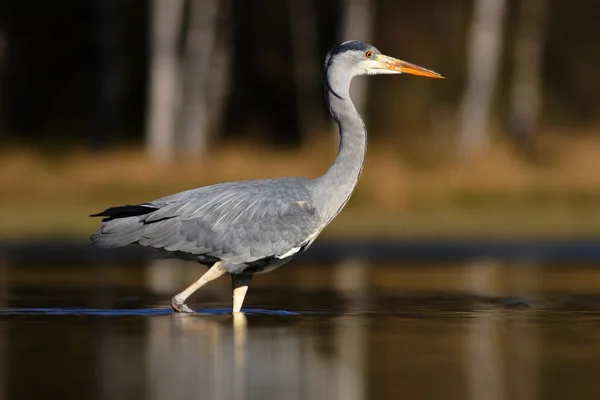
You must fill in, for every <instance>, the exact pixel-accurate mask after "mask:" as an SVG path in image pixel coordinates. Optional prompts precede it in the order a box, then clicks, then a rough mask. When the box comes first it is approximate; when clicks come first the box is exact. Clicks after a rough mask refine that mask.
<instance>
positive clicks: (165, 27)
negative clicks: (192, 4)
mask: <svg viewBox="0 0 600 400" xmlns="http://www.w3.org/2000/svg"><path fill="white" fill-rule="evenodd" d="M151 4H152V8H151V12H150V18H151V21H150V27H151V35H150V40H151V43H150V51H151V55H150V57H151V60H150V64H151V65H150V91H149V92H150V104H149V106H148V117H147V121H148V124H147V128H146V129H147V133H146V151H147V153H148V154H149V155H150V157H151V158H152V160H154V161H157V162H168V161H170V160H171V159H172V158H173V156H174V153H175V132H176V121H177V116H178V114H179V112H178V109H179V106H180V103H181V102H180V96H181V93H180V91H181V90H180V89H181V87H180V83H179V80H178V74H179V60H178V54H177V43H178V39H179V35H180V33H181V26H182V22H183V6H184V0H152V3H151Z"/></svg>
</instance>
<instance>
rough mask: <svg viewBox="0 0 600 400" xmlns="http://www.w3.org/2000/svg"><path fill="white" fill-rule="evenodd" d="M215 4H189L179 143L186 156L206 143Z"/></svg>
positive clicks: (198, 0) (205, 0) (201, 0)
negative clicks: (180, 139) (180, 137)
mask: <svg viewBox="0 0 600 400" xmlns="http://www.w3.org/2000/svg"><path fill="white" fill-rule="evenodd" d="M219 3H220V1H219V0H190V3H189V6H190V8H189V24H188V29H187V33H186V39H185V55H184V57H185V58H184V70H183V76H184V82H185V84H184V89H183V90H184V99H185V101H184V104H183V116H182V117H183V118H182V121H183V126H182V131H181V132H182V139H183V145H184V152H185V154H186V155H188V156H199V155H201V154H202V153H204V151H205V150H206V147H207V143H208V139H209V136H210V135H209V128H210V124H209V115H210V114H209V111H208V109H209V82H210V80H211V79H212V75H213V72H214V69H213V68H212V66H213V65H212V62H211V61H212V60H213V56H214V54H215V42H216V37H217V15H218V11H219Z"/></svg>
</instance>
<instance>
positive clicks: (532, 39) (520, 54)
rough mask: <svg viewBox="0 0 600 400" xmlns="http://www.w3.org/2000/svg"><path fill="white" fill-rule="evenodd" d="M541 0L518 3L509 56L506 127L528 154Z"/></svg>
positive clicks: (536, 101)
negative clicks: (511, 63) (510, 73)
mask: <svg viewBox="0 0 600 400" xmlns="http://www.w3.org/2000/svg"><path fill="white" fill-rule="evenodd" d="M545 7H546V1H545V0H527V1H521V2H520V3H519V8H520V10H519V12H520V15H519V20H518V26H517V32H516V39H515V48H514V53H513V71H512V81H511V97H510V106H509V116H508V127H509V131H510V133H511V136H512V137H513V139H514V140H515V142H516V144H517V145H518V146H519V148H520V149H522V150H524V151H526V152H527V153H529V154H530V155H531V153H530V152H531V151H532V150H534V149H533V146H534V143H533V139H534V137H533V136H534V133H535V129H536V125H537V122H538V120H539V114H540V87H541V67H542V48H543V45H544V26H545Z"/></svg>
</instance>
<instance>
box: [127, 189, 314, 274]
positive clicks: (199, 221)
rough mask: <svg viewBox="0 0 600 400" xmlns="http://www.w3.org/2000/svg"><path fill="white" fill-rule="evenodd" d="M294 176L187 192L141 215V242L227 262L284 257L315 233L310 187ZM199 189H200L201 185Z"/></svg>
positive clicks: (170, 250)
mask: <svg viewBox="0 0 600 400" xmlns="http://www.w3.org/2000/svg"><path fill="white" fill-rule="evenodd" d="M293 183H294V181H286V182H285V184H283V182H281V181H280V182H273V181H271V182H270V181H256V182H249V183H245V182H240V184H238V185H223V186H219V187H212V188H210V187H209V188H206V189H210V190H206V191H204V190H198V191H195V192H189V193H188V194H187V195H186V196H188V197H187V198H185V199H182V198H181V196H180V197H179V198H177V199H176V200H175V201H172V202H171V203H169V200H170V199H168V198H167V199H165V201H166V204H165V205H164V206H162V207H161V208H160V209H158V210H157V211H155V212H153V213H150V214H147V215H144V216H143V217H142V218H140V220H141V222H142V223H143V224H144V229H143V232H142V237H141V238H140V239H138V240H137V242H138V243H139V244H141V245H144V246H150V247H155V248H160V249H164V250H166V251H169V252H183V253H188V254H193V255H198V256H204V257H210V258H216V259H219V260H223V261H226V262H227V263H228V264H231V265H238V264H247V263H251V262H254V261H257V260H261V259H265V258H269V257H275V258H285V257H287V256H290V255H292V254H294V253H295V252H297V251H299V250H300V249H301V248H302V247H303V246H306V245H307V244H309V243H310V242H311V241H312V240H314V238H315V237H316V234H317V233H318V227H319V221H320V218H319V215H318V213H317V212H316V210H315V208H314V207H313V206H312V205H311V202H310V194H309V192H308V191H307V190H306V189H305V188H304V187H303V186H302V185H300V184H293ZM203 189H204V188H203Z"/></svg>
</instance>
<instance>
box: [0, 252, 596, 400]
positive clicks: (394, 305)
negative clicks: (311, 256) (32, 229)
mask: <svg viewBox="0 0 600 400" xmlns="http://www.w3.org/2000/svg"><path fill="white" fill-rule="evenodd" d="M0 271H1V274H0V282H2V285H1V286H0V297H1V299H2V305H3V308H2V309H0V379H1V382H2V385H0V398H2V399H4V398H6V399H30V398H54V397H56V398H62V399H70V398H73V399H190V398H199V399H348V400H353V399H356V400H358V399H398V398H408V399H420V398H423V399H436V398H440V399H565V398H569V399H588V398H589V399H595V398H597V388H598V378H599V377H600V361H599V360H600V284H599V283H600V269H598V268H595V266H593V265H592V266H585V265H578V266H573V265H547V264H538V263H532V262H528V263H526V264H518V263H511V264H503V263H497V262H493V261H489V260H487V261H481V262H477V263H456V264H451V265H450V264H415V265H395V264H377V265H375V264H368V263H367V264H365V263H363V262H357V261H353V260H346V261H343V262H339V263H337V264H334V265H329V264H328V265H320V264H310V265H291V266H290V267H286V268H283V269H281V270H279V271H276V272H273V273H270V274H267V275H264V276H261V277H257V278H256V280H255V282H253V285H252V286H251V289H250V291H249V294H248V299H247V303H246V306H247V309H246V311H247V313H246V316H240V317H233V316H231V315H230V314H229V307H230V306H231V305H230V286H229V282H228V281H227V280H225V279H223V280H221V281H217V282H215V284H214V285H211V286H210V287H207V288H206V290H204V291H202V292H200V293H198V295H197V296H195V297H194V298H193V301H191V302H190V305H191V306H193V307H194V308H196V309H198V311H200V314H198V315H192V316H189V315H178V314H174V313H172V312H171V310H170V309H169V308H168V307H167V305H168V301H169V298H170V296H171V295H172V294H174V293H175V292H177V291H178V290H180V289H181V288H183V287H185V286H186V285H187V284H189V283H191V282H192V281H193V280H194V279H195V278H197V276H198V274H199V273H201V272H202V271H203V270H202V269H201V268H200V267H196V266H190V265H189V263H188V264H185V263H184V264H180V263H175V264H169V263H167V264H161V263H158V264H157V263H152V264H150V265H136V266H132V265H100V266H93V267H90V266H87V267H84V266H80V265H55V266H47V265H43V266H42V265H4V266H3V267H2V268H0Z"/></svg>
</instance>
